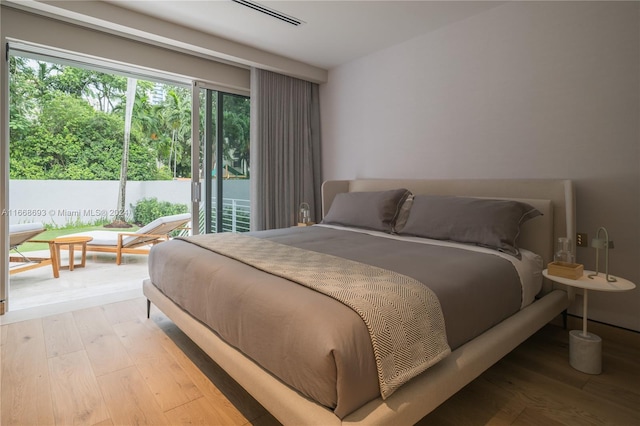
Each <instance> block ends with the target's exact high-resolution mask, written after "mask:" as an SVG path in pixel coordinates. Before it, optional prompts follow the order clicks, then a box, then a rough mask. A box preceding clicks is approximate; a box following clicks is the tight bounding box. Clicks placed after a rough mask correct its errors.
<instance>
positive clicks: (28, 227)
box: [9, 222, 60, 278]
mask: <svg viewBox="0 0 640 426" xmlns="http://www.w3.org/2000/svg"><path fill="white" fill-rule="evenodd" d="M44 231H46V229H45V227H44V225H43V224H42V223H40V222H34V223H21V224H17V225H9V248H10V249H11V250H13V251H15V252H16V253H18V255H19V256H9V265H10V267H9V274H10V275H13V274H17V273H18V272H24V271H28V270H30V269H35V268H40V267H42V266H47V265H51V268H52V270H53V276H54V277H55V278H58V277H59V276H60V275H59V272H58V260H57V258H56V251H55V250H54V248H53V244H52V242H51V241H41V240H33V238H34V237H36V236H38V235H40V234H41V233H43V232H44ZM27 241H31V242H39V243H48V244H49V257H30V256H26V255H24V254H22V253H20V251H19V250H18V247H19V246H20V245H21V244H24V243H26V242H27ZM11 263H14V264H15V265H14V266H11Z"/></svg>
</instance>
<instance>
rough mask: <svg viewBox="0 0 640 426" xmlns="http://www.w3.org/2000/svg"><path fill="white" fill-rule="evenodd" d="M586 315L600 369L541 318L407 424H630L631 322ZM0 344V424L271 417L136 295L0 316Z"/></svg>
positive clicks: (639, 348)
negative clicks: (579, 365) (579, 358)
mask: <svg viewBox="0 0 640 426" xmlns="http://www.w3.org/2000/svg"><path fill="white" fill-rule="evenodd" d="M570 320H571V322H574V323H575V324H570V325H571V327H570V328H580V327H581V325H580V322H579V320H578V319H570ZM589 327H590V330H591V331H593V332H594V333H596V334H598V335H600V336H601V337H603V372H602V374H600V375H595V376H593V375H588V374H584V373H581V372H579V371H576V370H574V369H573V368H571V367H570V366H569V363H568V356H569V355H568V351H569V348H568V331H567V330H564V329H562V328H561V327H559V326H557V325H554V324H550V325H548V326H546V327H544V328H543V329H542V330H541V331H539V332H538V333H536V334H535V335H534V336H532V337H531V338H530V339H529V340H527V341H526V342H525V343H523V344H522V345H521V346H519V347H518V348H517V349H516V350H515V351H513V352H512V353H511V354H509V355H507V356H506V357H505V358H503V359H502V360H501V361H499V362H498V363H497V364H496V365H494V366H493V367H492V368H491V369H489V370H488V371H486V372H485V373H484V374H482V375H481V376H480V377H478V378H477V379H476V380H475V381H473V382H472V383H470V384H469V385H468V386H466V387H465V388H464V389H462V390H461V391H460V392H459V393H458V394H456V395H455V396H453V397H452V398H451V399H449V400H448V401H447V402H445V403H444V404H443V405H441V406H440V407H438V408H437V409H436V410H435V411H434V412H432V413H431V414H429V415H428V416H426V417H425V418H423V419H422V420H421V421H420V422H419V423H418V424H419V425H456V426H458V425H488V424H496V425H601V424H611V425H638V424H640V362H639V361H638V360H640V334H639V333H635V332H631V331H627V330H620V329H616V328H612V327H608V326H604V325H600V324H595V323H594V324H590V325H589ZM0 347H1V369H0V374H1V376H0V394H1V398H0V424H2V425H72V424H78V425H132V424H151V425H182V424H197V425H247V424H253V425H259V426H260V425H265V426H266V425H277V424H278V422H277V421H276V420H275V419H274V418H273V417H272V416H271V415H270V414H269V413H268V412H266V410H265V409H264V408H263V407H262V406H261V405H260V404H258V403H257V402H256V401H255V400H254V399H253V398H252V397H251V396H250V395H249V394H248V393H247V392H246V391H244V390H243V389H242V388H241V387H240V386H239V385H238V384H237V383H235V382H234V381H233V380H232V379H231V378H230V377H229V376H228V375H227V374H226V373H225V372H224V371H222V370H221V369H220V367H218V366H217V365H216V364H215V363H213V362H212V361H211V360H210V359H209V358H208V357H207V356H206V355H205V354H204V353H203V352H202V351H200V349H199V348H197V346H195V345H194V344H193V342H191V340H189V338H187V337H186V336H185V335H184V334H183V333H182V332H181V331H180V330H179V329H178V328H177V327H176V326H175V325H174V324H173V323H172V322H171V321H170V320H169V319H167V318H166V317H165V316H164V315H163V314H162V313H160V312H159V311H158V310H157V309H155V308H154V309H153V311H152V318H151V319H150V320H148V319H146V315H145V301H144V299H143V298H137V299H134V300H128V301H121V302H116V303H110V304H105V305H102V306H96V307H91V308H86V309H80V310H76V311H73V312H67V313H61V314H56V315H52V316H48V317H44V318H38V319H31V320H26V321H21V322H16V323H12V324H6V325H3V326H1V327H0Z"/></svg>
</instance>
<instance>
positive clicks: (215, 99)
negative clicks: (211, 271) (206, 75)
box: [198, 87, 251, 233]
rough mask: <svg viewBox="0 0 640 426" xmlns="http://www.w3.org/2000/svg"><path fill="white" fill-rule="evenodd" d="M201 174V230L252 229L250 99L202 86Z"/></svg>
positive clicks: (208, 231) (234, 230)
mask: <svg viewBox="0 0 640 426" xmlns="http://www.w3.org/2000/svg"><path fill="white" fill-rule="evenodd" d="M198 101H199V103H200V108H199V111H200V132H199V134H200V141H201V144H200V153H201V158H202V162H201V163H202V164H201V167H200V169H201V176H202V183H203V185H204V187H203V191H202V205H201V207H200V213H201V215H200V220H199V225H200V226H199V228H200V229H199V231H200V232H202V233H212V232H247V231H249V228H250V221H249V217H250V206H251V204H250V198H249V189H250V182H251V181H250V155H249V126H250V124H249V122H250V120H249V109H250V108H249V98H248V97H247V96H243V95H239V94H232V93H227V92H222V91H219V90H213V89H210V88H206V87H200V88H199V99H198Z"/></svg>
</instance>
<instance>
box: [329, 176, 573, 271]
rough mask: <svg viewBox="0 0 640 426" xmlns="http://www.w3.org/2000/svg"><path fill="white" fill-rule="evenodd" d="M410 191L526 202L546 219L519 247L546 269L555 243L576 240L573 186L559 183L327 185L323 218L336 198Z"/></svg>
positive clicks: (532, 226) (529, 227)
mask: <svg viewBox="0 0 640 426" xmlns="http://www.w3.org/2000/svg"><path fill="white" fill-rule="evenodd" d="M395 188H407V189H408V190H410V191H411V192H413V193H414V194H433V195H460V196H469V197H486V198H502V199H514V200H525V201H527V202H529V203H530V204H532V205H533V206H534V207H536V208H538V209H539V210H540V211H541V212H542V213H543V216H539V217H537V218H535V219H532V220H530V221H528V222H527V223H525V224H524V225H523V227H522V232H521V234H520V236H519V237H518V246H519V247H521V248H526V249H528V250H531V251H533V252H535V253H538V254H539V255H541V256H542V258H543V259H544V262H545V265H546V264H547V263H548V262H550V261H552V260H553V252H554V241H556V239H557V238H558V237H566V236H569V237H571V239H572V241H573V240H574V236H575V229H576V228H575V195H574V190H573V182H571V181H570V180H556V179H433V180H432V179H427V180H422V179H420V180H418V179H408V180H407V179H355V180H334V181H326V182H325V183H324V184H323V185H322V215H323V217H324V215H325V214H326V213H327V212H328V211H329V208H330V207H331V202H332V201H333V199H334V197H335V196H336V194H338V193H341V192H356V191H383V190H388V189H395Z"/></svg>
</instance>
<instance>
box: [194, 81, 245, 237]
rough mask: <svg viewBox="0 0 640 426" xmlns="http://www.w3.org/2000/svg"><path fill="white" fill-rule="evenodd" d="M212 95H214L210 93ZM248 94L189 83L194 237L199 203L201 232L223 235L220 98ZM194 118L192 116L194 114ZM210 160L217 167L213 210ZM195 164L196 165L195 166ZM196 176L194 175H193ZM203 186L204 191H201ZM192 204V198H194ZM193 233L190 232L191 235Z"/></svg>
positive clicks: (222, 152)
mask: <svg viewBox="0 0 640 426" xmlns="http://www.w3.org/2000/svg"><path fill="white" fill-rule="evenodd" d="M201 91H204V95H205V99H204V102H205V108H204V112H203V113H204V141H203V143H204V147H203V148H204V149H203V150H202V153H203V156H204V161H203V162H202V163H200V117H199V113H200V107H201V104H200V102H201V98H200V94H201ZM213 92H215V94H214V93H213ZM249 95H250V94H249V93H248V92H246V91H243V90H233V89H230V88H226V87H219V86H216V85H212V84H207V83H205V82H201V81H196V82H194V83H193V105H192V112H193V114H194V115H193V116H192V135H198V145H197V146H196V144H192V147H191V148H192V155H191V158H192V161H193V165H192V168H193V172H192V176H193V181H192V185H193V187H194V194H196V193H197V194H199V198H198V202H197V204H196V202H195V201H194V203H193V208H192V211H193V229H194V230H197V233H200V229H199V223H200V213H201V212H200V207H201V206H200V203H202V202H203V200H204V206H203V207H204V232H205V233H207V232H223V228H224V223H223V220H222V217H223V211H224V199H223V197H222V195H223V191H224V189H223V185H224V182H223V181H224V179H223V177H224V167H222V164H223V160H222V159H223V156H224V143H223V142H222V141H224V125H223V123H224V97H225V96H243V97H249ZM214 96H215V97H216V110H215V114H216V128H215V131H214V130H213V121H212V118H213V115H212V113H213V112H214V111H213V110H212V105H213V97H214ZM196 112H197V114H198V116H196V114H195V113H196ZM214 140H215V141H216V144H215V152H212V147H213V141H214ZM213 158H216V159H217V164H218V166H217V167H215V172H216V174H215V179H216V183H215V193H216V194H217V195H216V203H215V206H213V205H212V200H213V194H214V185H213V184H212V182H211V181H212V176H211V173H212V171H213ZM196 161H197V163H196ZM200 165H202V166H203V167H202V179H203V180H204V182H202V183H201V182H200V173H199V171H200ZM196 171H197V172H198V173H195V172H196ZM202 185H204V188H202ZM194 200H195V196H194ZM214 207H215V211H216V221H215V227H214V226H213V225H214V223H213V220H212V211H213V208H214ZM195 233H196V232H194V234H195Z"/></svg>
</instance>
